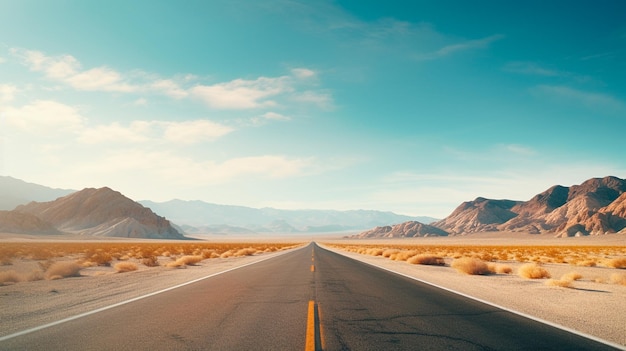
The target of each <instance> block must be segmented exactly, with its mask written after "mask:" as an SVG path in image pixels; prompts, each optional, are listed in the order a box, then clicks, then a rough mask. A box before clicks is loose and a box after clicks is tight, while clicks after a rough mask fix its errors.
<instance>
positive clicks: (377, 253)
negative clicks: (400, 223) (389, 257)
mask: <svg viewBox="0 0 626 351" xmlns="http://www.w3.org/2000/svg"><path fill="white" fill-rule="evenodd" d="M383 252H385V250H384V249H378V248H372V249H367V254H368V255H371V256H382V255H383Z"/></svg>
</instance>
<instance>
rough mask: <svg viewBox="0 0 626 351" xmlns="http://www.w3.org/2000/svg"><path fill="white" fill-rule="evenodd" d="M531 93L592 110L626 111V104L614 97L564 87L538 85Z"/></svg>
mask: <svg viewBox="0 0 626 351" xmlns="http://www.w3.org/2000/svg"><path fill="white" fill-rule="evenodd" d="M531 91H532V92H533V93H535V94H538V95H541V96H547V97H550V98H557V99H564V100H567V101H568V102H574V103H579V104H583V105H585V106H587V107H592V108H603V109H608V110H613V111H623V110H625V109H626V104H625V103H624V102H623V101H621V100H619V99H618V98H616V97H614V96H611V95H608V94H603V93H597V92H590V91H584V90H578V89H574V88H571V87H568V86H563V85H538V86H536V87H534V88H532V90H531Z"/></svg>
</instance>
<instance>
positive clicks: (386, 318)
mask: <svg viewBox="0 0 626 351" xmlns="http://www.w3.org/2000/svg"><path fill="white" fill-rule="evenodd" d="M520 298H528V297H524V296H520ZM307 347H308V348H309V349H317V350H322V349H323V350H612V349H613V348H611V347H610V346H607V345H604V344H601V343H598V342H596V341H592V340H589V339H586V338H584V337H582V336H578V335H575V334H572V333H569V332H566V331H563V330H560V329H557V328H554V327H551V326H547V325H544V324H541V323H539V322H536V321H532V320H529V319H526V318H523V317H521V316H518V315H515V314H513V313H510V312H506V311H503V310H499V309H497V308H495V307H493V306H489V305H485V304H483V303H479V302H477V301H474V300H470V299H467V298H464V297H462V296H459V295H456V294H453V293H450V292H447V291H444V290H441V289H437V288H435V287H432V286H430V285H426V284H423V283H420V282H417V281H415V280H412V279H409V278H405V277H402V276H399V275H395V274H391V273H389V272H387V271H384V270H382V269H378V268H375V267H372V266H369V265H366V264H364V263H361V262H358V261H355V260H352V259H349V258H346V257H344V256H341V255H338V254H336V253H333V252H331V251H327V250H324V249H322V248H320V247H318V246H317V245H315V244H313V243H312V244H310V245H308V246H306V247H304V248H302V249H298V250H294V251H292V252H289V253H286V254H283V255H281V256H278V257H275V258H273V259H270V260H266V261H263V262H260V263H257V264H254V265H250V266H246V267H243V268H241V269H237V270H233V271H230V272H227V273H224V274H221V275H217V276H214V277H211V278H209V279H206V280H202V281H199V282H196V283H193V284H189V285H186V286H183V287H181V288H178V289H175V290H170V291H166V292H163V293H160V294H157V295H154V296H151V297H148V298H145V299H141V300H138V301H134V302H132V303H128V304H124V305H121V306H117V307H114V308H111V309H108V310H105V311H102V312H98V313H94V314H91V315H88V316H86V317H82V318H78V319H75V320H71V321H68V322H65V323H61V324H58V325H55V326H52V327H49V328H45V329H42V330H38V331H34V332H31V333H27V334H24V335H21V336H17V337H13V338H10V339H8V340H4V341H2V342H0V350H303V349H305V348H307Z"/></svg>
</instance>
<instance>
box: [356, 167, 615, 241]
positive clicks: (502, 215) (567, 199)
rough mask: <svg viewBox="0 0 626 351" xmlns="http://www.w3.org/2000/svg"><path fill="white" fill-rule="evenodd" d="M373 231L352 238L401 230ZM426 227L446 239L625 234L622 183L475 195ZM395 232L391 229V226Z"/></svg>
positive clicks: (608, 181) (597, 181) (392, 234)
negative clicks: (519, 195) (525, 196)
mask: <svg viewBox="0 0 626 351" xmlns="http://www.w3.org/2000/svg"><path fill="white" fill-rule="evenodd" d="M407 226H408V227H411V226H415V224H414V222H406V223H402V224H400V225H397V226H394V227H377V228H375V229H372V230H370V231H367V232H363V233H361V234H358V235H357V237H363V238H369V237H395V236H403V235H402V234H401V233H402V231H401V229H400V228H404V227H407ZM431 226H433V227H436V228H438V229H441V230H443V231H445V232H448V233H449V234H450V235H465V234H471V233H476V232H485V231H518V232H528V233H532V234H539V233H546V232H549V233H554V234H555V235H556V236H560V237H564V236H582V235H600V234H610V233H624V234H626V180H624V179H620V178H617V177H604V178H592V179H589V180H587V181H585V182H583V183H582V184H580V185H573V186H571V187H565V186H561V185H556V186H553V187H551V188H549V189H547V190H546V191H544V192H542V193H540V194H537V195H535V196H534V197H533V198H532V199H530V200H528V201H512V200H492V199H485V198H482V197H479V198H477V199H475V200H474V201H468V202H464V203H462V204H461V205H459V207H457V208H456V209H455V210H454V211H453V212H452V213H451V214H450V215H449V216H448V217H446V218H444V219H442V220H440V221H437V222H434V223H431ZM396 227H397V228H398V229H396V230H394V229H393V228H396Z"/></svg>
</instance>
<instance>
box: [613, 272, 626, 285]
mask: <svg viewBox="0 0 626 351" xmlns="http://www.w3.org/2000/svg"><path fill="white" fill-rule="evenodd" d="M611 283H613V284H619V285H624V286H626V273H613V274H611Z"/></svg>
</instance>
